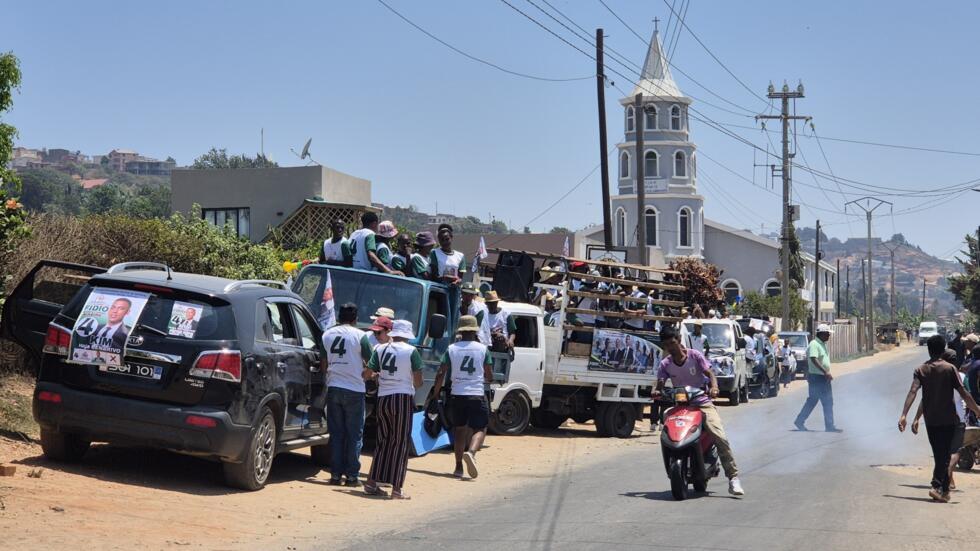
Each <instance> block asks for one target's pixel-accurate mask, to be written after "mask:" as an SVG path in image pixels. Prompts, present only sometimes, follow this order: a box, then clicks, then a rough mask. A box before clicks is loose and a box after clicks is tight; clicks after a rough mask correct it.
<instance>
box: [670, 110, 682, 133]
mask: <svg viewBox="0 0 980 551" xmlns="http://www.w3.org/2000/svg"><path fill="white" fill-rule="evenodd" d="M670 129H671V130H680V129H681V108H680V106H678V105H672V106H671V107H670Z"/></svg>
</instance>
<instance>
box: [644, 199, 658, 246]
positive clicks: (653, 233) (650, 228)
mask: <svg viewBox="0 0 980 551" xmlns="http://www.w3.org/2000/svg"><path fill="white" fill-rule="evenodd" d="M644 214H645V215H646V226H647V228H646V229H647V246H649V247H656V246H658V245H659V244H660V243H658V242H657V235H658V234H659V233H660V232H659V231H658V230H659V229H660V228H658V227H657V209H655V208H653V207H647V208H646V210H644Z"/></svg>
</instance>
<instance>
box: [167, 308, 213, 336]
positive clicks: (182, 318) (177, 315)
mask: <svg viewBox="0 0 980 551" xmlns="http://www.w3.org/2000/svg"><path fill="white" fill-rule="evenodd" d="M203 310H204V307H203V306H201V305H200V304H192V303H189V302H179V301H176V300H175V301H174V307H173V309H172V310H171V311H170V320H169V322H168V323H167V334H168V335H171V336H174V337H184V338H185V339H193V338H194V335H195V334H196V333H197V324H198V323H199V322H200V321H201V314H202V313H203Z"/></svg>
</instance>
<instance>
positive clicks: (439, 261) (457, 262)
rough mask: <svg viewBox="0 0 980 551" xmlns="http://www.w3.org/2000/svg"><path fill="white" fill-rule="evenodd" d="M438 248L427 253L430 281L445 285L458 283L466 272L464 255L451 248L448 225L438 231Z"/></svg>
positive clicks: (451, 234) (449, 227) (451, 237)
mask: <svg viewBox="0 0 980 551" xmlns="http://www.w3.org/2000/svg"><path fill="white" fill-rule="evenodd" d="M438 237H439V248H437V249H433V250H432V252H431V253H429V270H430V271H431V274H430V275H431V278H432V281H441V282H443V283H445V284H446V285H459V284H460V282H461V281H463V279H462V278H463V274H465V273H466V256H465V255H464V254H463V253H461V252H459V251H454V250H453V230H452V226H448V224H447V227H445V228H443V229H442V230H440V231H439V236H438Z"/></svg>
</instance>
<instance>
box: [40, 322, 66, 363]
mask: <svg viewBox="0 0 980 551" xmlns="http://www.w3.org/2000/svg"><path fill="white" fill-rule="evenodd" d="M70 344H71V332H69V331H68V330H67V329H65V328H64V327H61V326H58V325H55V324H53V323H51V324H49V325H48V332H47V334H46V335H45V336H44V349H43V350H44V352H46V353H48V354H57V355H59V356H67V355H68V347H69V345H70Z"/></svg>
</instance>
